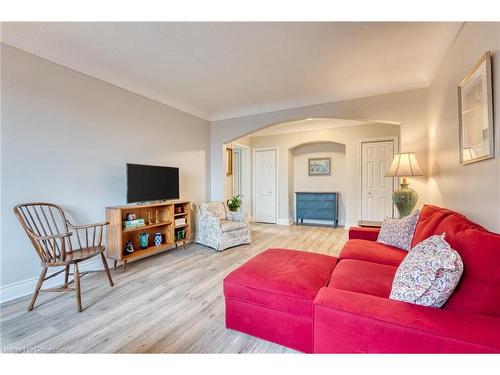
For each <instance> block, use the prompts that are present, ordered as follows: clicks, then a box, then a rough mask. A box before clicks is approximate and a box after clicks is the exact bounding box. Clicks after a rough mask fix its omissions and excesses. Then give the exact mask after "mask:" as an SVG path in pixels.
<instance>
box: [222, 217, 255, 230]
mask: <svg viewBox="0 0 500 375" xmlns="http://www.w3.org/2000/svg"><path fill="white" fill-rule="evenodd" d="M220 226H221V228H222V231H223V232H232V231H233V230H238V229H245V228H247V227H248V224H247V223H245V222H241V221H227V220H222V221H221V222H220Z"/></svg>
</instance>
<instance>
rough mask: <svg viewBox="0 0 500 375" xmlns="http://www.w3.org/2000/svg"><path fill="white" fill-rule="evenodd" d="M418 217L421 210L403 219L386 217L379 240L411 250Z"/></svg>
mask: <svg viewBox="0 0 500 375" xmlns="http://www.w3.org/2000/svg"><path fill="white" fill-rule="evenodd" d="M418 217H419V211H418V210H417V211H415V212H414V213H412V214H411V215H408V216H406V217H404V218H402V219H390V218H387V219H384V222H383V223H382V227H381V228H380V232H379V234H378V238H377V242H380V243H383V244H385V245H391V246H395V247H398V248H400V249H403V250H410V249H411V242H412V241H413V235H414V234H415V227H416V226H417V223H418Z"/></svg>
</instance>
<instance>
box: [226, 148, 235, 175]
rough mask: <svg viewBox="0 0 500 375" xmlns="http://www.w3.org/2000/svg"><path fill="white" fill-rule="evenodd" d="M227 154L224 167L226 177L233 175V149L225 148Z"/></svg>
mask: <svg viewBox="0 0 500 375" xmlns="http://www.w3.org/2000/svg"><path fill="white" fill-rule="evenodd" d="M226 153H227V165H226V176H232V175H233V149H232V148H231V147H226Z"/></svg>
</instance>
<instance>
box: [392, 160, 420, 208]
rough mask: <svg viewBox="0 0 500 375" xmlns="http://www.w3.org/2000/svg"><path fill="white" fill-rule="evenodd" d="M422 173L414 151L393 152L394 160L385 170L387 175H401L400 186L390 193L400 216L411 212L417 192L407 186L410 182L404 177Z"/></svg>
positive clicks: (415, 201)
mask: <svg viewBox="0 0 500 375" xmlns="http://www.w3.org/2000/svg"><path fill="white" fill-rule="evenodd" d="M423 175H424V173H423V172H422V170H421V169H420V166H419V165H418V163H417V159H416V158H415V153H413V152H405V153H400V154H394V160H393V161H392V164H391V168H389V171H388V172H387V177H403V180H402V181H401V188H399V189H396V190H395V191H394V193H392V201H393V202H394V204H395V205H396V207H397V209H398V212H399V217H400V218H403V217H405V216H408V215H409V214H411V211H412V210H413V208H414V207H415V205H416V204H417V200H418V195H417V192H416V191H415V190H413V189H410V188H409V187H408V186H409V185H410V184H409V183H408V182H407V180H406V177H408V176H423Z"/></svg>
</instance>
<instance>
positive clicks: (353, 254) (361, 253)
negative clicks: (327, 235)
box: [339, 240, 408, 267]
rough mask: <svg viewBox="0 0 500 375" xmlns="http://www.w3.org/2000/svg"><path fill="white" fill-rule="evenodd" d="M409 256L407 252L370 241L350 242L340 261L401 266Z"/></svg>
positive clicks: (345, 247) (341, 253)
mask: <svg viewBox="0 0 500 375" xmlns="http://www.w3.org/2000/svg"><path fill="white" fill-rule="evenodd" d="M406 254H408V252H407V251H406V250H401V249H398V248H397V247H394V246H389V245H384V244H382V243H378V242H375V241H369V240H349V241H347V242H346V244H345V246H344V248H343V249H342V251H341V252H340V255H339V260H340V259H356V260H365V261H367V262H373V263H379V264H387V265H390V266H396V267H397V266H399V264H400V263H401V262H402V261H403V259H404V257H405V256H406Z"/></svg>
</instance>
